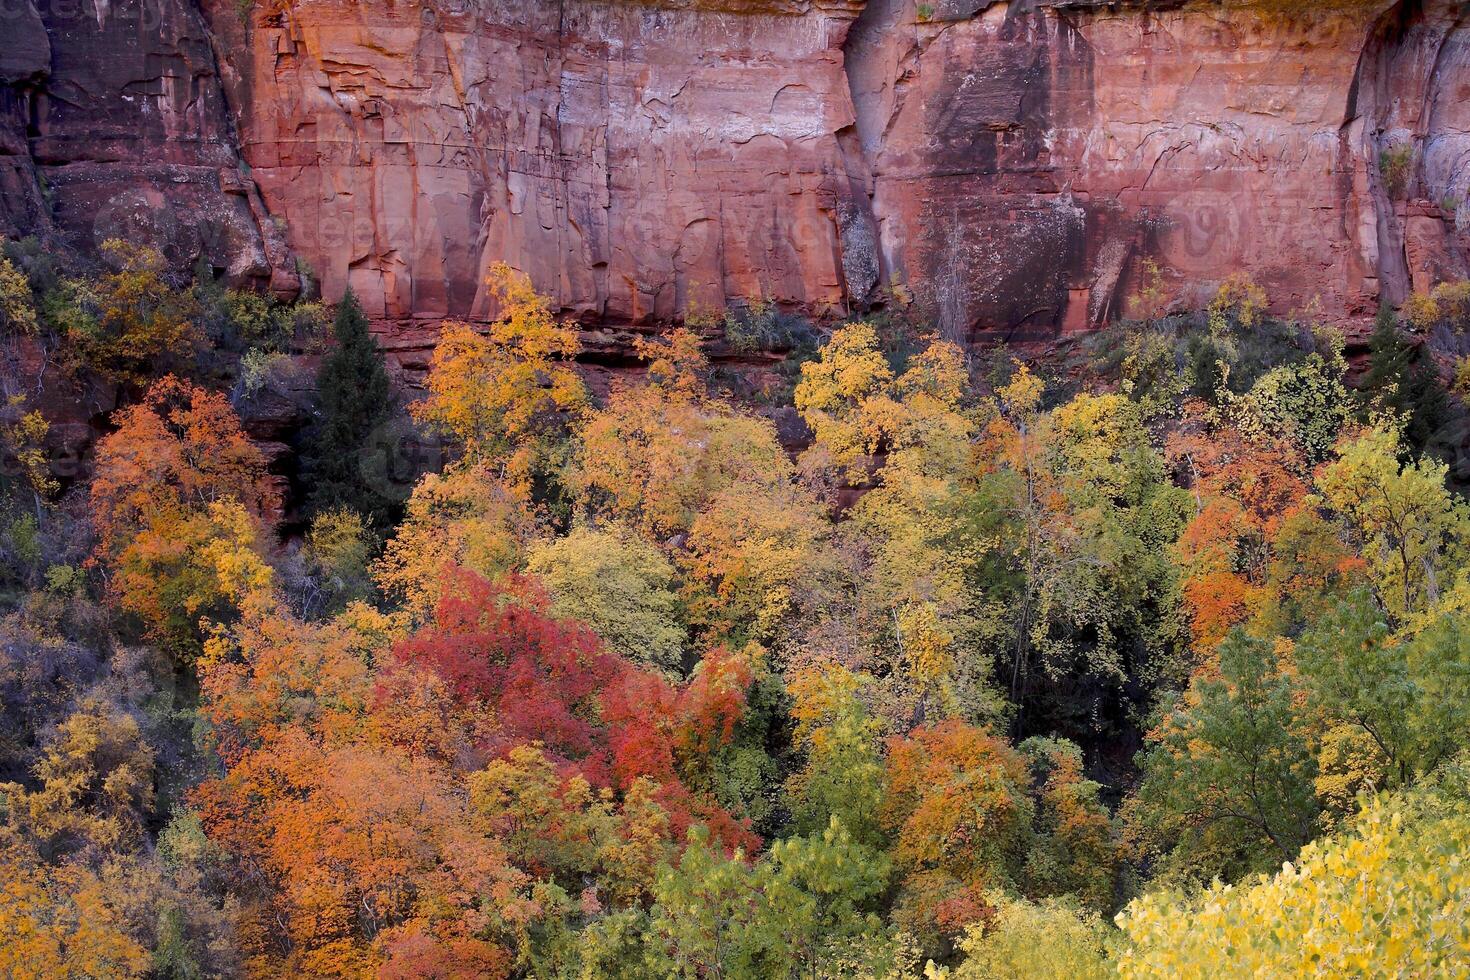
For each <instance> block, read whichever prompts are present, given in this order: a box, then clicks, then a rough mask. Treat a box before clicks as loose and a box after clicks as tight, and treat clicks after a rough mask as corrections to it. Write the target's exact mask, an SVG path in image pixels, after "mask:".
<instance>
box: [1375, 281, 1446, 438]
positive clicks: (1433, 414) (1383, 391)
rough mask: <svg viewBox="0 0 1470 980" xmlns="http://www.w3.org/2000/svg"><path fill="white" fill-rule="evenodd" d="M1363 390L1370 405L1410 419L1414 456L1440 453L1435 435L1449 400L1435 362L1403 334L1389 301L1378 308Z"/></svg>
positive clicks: (1406, 432)
mask: <svg viewBox="0 0 1470 980" xmlns="http://www.w3.org/2000/svg"><path fill="white" fill-rule="evenodd" d="M1362 392H1363V395H1364V396H1365V398H1366V399H1367V400H1368V402H1369V403H1370V404H1376V405H1378V406H1380V407H1382V408H1385V409H1387V410H1389V411H1391V412H1393V413H1394V414H1396V415H1400V416H1402V417H1404V418H1405V419H1406V420H1407V424H1406V426H1405V428H1404V444H1405V446H1406V448H1409V449H1410V450H1411V451H1412V453H1413V454H1414V455H1416V456H1418V455H1421V454H1423V453H1425V452H1430V453H1434V452H1435V450H1436V447H1435V446H1434V445H1433V443H1434V440H1435V437H1436V435H1437V433H1438V432H1439V431H1440V429H1441V428H1442V427H1443V426H1444V424H1445V422H1446V421H1447V420H1448V418H1449V398H1448V396H1447V395H1446V393H1445V388H1444V384H1443V383H1442V382H1441V381H1440V379H1439V374H1438V372H1436V371H1435V369H1434V364H1433V362H1432V361H1430V359H1429V357H1428V356H1427V355H1426V354H1425V353H1424V350H1423V348H1422V347H1419V346H1417V345H1415V344H1414V343H1412V342H1411V341H1410V340H1409V338H1408V337H1406V336H1404V333H1403V331H1402V330H1400V329H1399V325H1398V317H1397V316H1396V315H1395V314H1394V310H1393V307H1391V306H1389V305H1388V304H1387V303H1384V304H1382V305H1381V306H1379V308H1378V317H1377V318H1376V319H1375V320H1374V325H1373V336H1372V337H1371V338H1369V341H1368V370H1367V372H1365V373H1364V375H1363V383H1362Z"/></svg>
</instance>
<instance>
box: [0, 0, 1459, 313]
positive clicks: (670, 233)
mask: <svg viewBox="0 0 1470 980" xmlns="http://www.w3.org/2000/svg"><path fill="white" fill-rule="evenodd" d="M1268 2H1271V3H1273V4H1280V3H1281V2H1282V0H1268ZM1298 6H1302V7H1318V8H1326V7H1336V8H1342V9H1337V10H1335V11H1327V12H1322V11H1320V10H1319V12H1317V13H1314V14H1312V15H1311V16H1298V17H1288V16H1285V15H1282V14H1280V13H1278V12H1273V11H1270V10H1263V9H1261V8H1259V7H1255V6H1251V5H1246V4H1238V3H1221V2H1213V0H1212V2H1203V0H1196V2H1190V3H1185V4H1175V3H1169V4H1162V3H1154V2H1145V3H1133V4H1126V3H1125V4H1100V3H1093V2H1090V0H1056V2H1046V0H1039V2H1023V3H986V2H983V0H938V2H936V3H934V4H932V5H930V4H924V5H915V4H914V3H912V2H910V0H867V2H866V3H864V2H862V0H682V2H678V0H670V2H633V0H604V2H594V0H560V2H550V3H548V2H545V0H431V2H397V0H395V2H388V0H375V2H366V0H363V2H354V0H276V2H274V3H271V4H256V5H254V6H253V7H248V8H242V6H241V4H239V3H238V2H237V0H65V3H62V2H57V0H53V2H52V5H51V6H47V4H46V2H45V0H39V2H38V0H18V2H17V3H13V4H11V5H10V6H9V7H8V8H7V9H8V10H9V12H10V14H11V21H12V23H11V24H10V25H9V30H10V36H11V37H14V38H16V39H17V41H16V42H15V43H13V44H9V45H7V46H5V47H4V49H3V51H0V232H9V233H20V232H26V231H43V232H51V233H54V234H56V235H57V236H59V237H62V238H65V239H67V240H69V241H71V242H72V243H74V244H77V245H81V246H85V245H87V244H89V243H95V241H97V240H100V238H102V237H105V236H106V235H107V234H111V233H116V232H118V231H122V232H126V233H128V234H132V235H135V236H151V237H154V238H157V239H158V240H159V241H161V242H163V243H165V244H167V245H168V248H169V250H170V254H172V255H173V256H174V257H175V258H176V260H178V261H179V262H181V263H184V262H188V261H192V259H193V258H194V256H195V255H197V254H200V253H203V254H205V255H207V256H208V257H209V259H210V261H211V262H212V263H213V264H214V265H216V266H217V267H219V268H220V269H223V270H227V271H228V272H229V274H230V275H232V276H233V277H234V278H236V279H239V280H252V279H253V280H255V281H257V282H261V283H270V284H272V285H273V286H274V287H275V288H276V289H277V290H278V291H281V292H289V291H290V290H291V289H293V288H294V287H295V282H296V278H295V268H296V267H295V264H294V259H295V258H296V257H299V258H300V259H301V260H302V261H303V262H304V265H305V267H307V268H309V269H310V270H311V272H312V273H313V274H314V275H316V276H317V277H319V278H320V280H321V281H322V283H323V285H324V288H325V291H326V293H327V294H328V295H329V296H331V295H333V294H335V293H337V292H339V291H340V290H341V289H342V288H343V286H344V285H346V284H348V283H351V285H352V286H353V287H354V288H355V289H356V290H357V292H358V293H359V295H360V296H362V297H363V299H364V302H365V304H366V305H367V306H368V308H369V309H370V310H373V311H375V312H377V313H378V314H379V315H381V316H384V317H390V318H399V319H413V318H424V319H427V320H431V321H432V320H434V319H436V318H439V317H442V316H444V315H446V314H453V315H476V314H479V313H482V312H484V310H483V296H482V292H481V287H480V281H481V278H482V273H483V270H484V269H485V267H486V266H487V264H488V263H489V262H491V261H494V260H496V259H502V258H503V259H505V260H507V261H509V262H511V263H512V264H513V265H516V266H519V267H520V268H522V269H524V270H525V271H527V272H529V273H530V274H531V275H532V277H533V279H534V280H535V282H536V284H537V286H538V287H539V288H541V289H542V290H543V291H546V292H549V293H551V294H553V295H554V296H555V297H556V299H557V301H558V302H559V303H560V304H561V306H562V307H563V308H564V309H565V310H566V311H567V312H569V313H572V314H576V315H579V316H581V317H583V318H585V319H587V320H588V321H601V322H611V323H646V322H654V321H659V320H665V319H668V318H672V317H677V316H679V315H680V314H681V313H682V312H683V311H684V310H686V309H688V308H689V306H690V304H702V305H704V306H716V305H719V304H721V303H723V302H726V301H729V300H731V299H734V298H740V297H754V296H765V297H768V298H771V299H775V300H779V301H781V302H783V303H789V304H795V305H799V306H802V307H805V308H807V309H810V310H813V311H822V312H829V311H835V312H838V313H840V312H843V311H846V310H848V309H850V308H853V307H859V306H862V305H863V304H865V303H867V302H870V301H872V300H873V299H874V298H876V297H878V296H879V295H881V293H882V291H883V290H885V289H886V288H888V286H889V285H890V284H894V283H897V284H902V285H904V286H906V287H907V288H908V289H909V290H910V291H911V292H912V293H913V294H914V295H915V296H916V297H918V298H919V299H920V301H922V302H924V303H926V304H929V305H930V306H931V308H932V309H933V310H934V312H935V314H936V316H937V317H938V318H939V320H940V322H941V324H942V325H943V327H944V328H945V329H946V330H947V331H949V332H951V333H952V334H954V335H956V336H962V337H968V336H971V335H973V334H974V333H975V332H976V331H999V332H1003V333H1012V334H1015V333H1020V334H1027V335H1032V336H1045V335H1050V334H1054V333H1055V332H1056V331H1058V330H1063V329H1079V328H1085V327H1087V326H1090V325H1094V324H1096V323H1098V322H1101V321H1103V320H1106V319H1107V318H1109V317H1112V316H1116V315H1118V314H1119V313H1120V312H1121V311H1123V309H1124V308H1125V306H1126V303H1127V298H1128V296H1129V295H1130V293H1131V291H1132V289H1133V288H1134V286H1135V283H1136V278H1137V275H1138V273H1139V270H1140V267H1141V264H1142V260H1143V259H1145V258H1153V259H1156V260H1157V261H1158V263H1159V264H1160V266H1161V268H1162V269H1163V271H1164V273H1165V275H1166V278H1167V281H1168V282H1169V283H1170V285H1171V287H1172V289H1173V290H1174V292H1175V293H1176V294H1177V295H1178V296H1179V297H1180V298H1181V299H1182V300H1184V301H1186V302H1188V301H1190V300H1191V299H1192V298H1193V297H1194V296H1196V295H1198V294H1199V293H1201V292H1202V291H1204V290H1207V289H1209V288H1210V287H1211V286H1212V284H1213V283H1215V282H1218V281H1219V280H1220V279H1221V278H1223V277H1224V276H1226V275H1228V274H1230V273H1232V272H1236V271H1246V272H1249V273H1250V274H1251V275H1253V276H1254V277H1255V278H1256V279H1257V280H1258V281H1260V282H1261V283H1262V284H1264V285H1266V286H1267V287H1268V289H1269V291H1270V293H1271V295H1272V297H1273V299H1274V300H1275V301H1276V302H1277V303H1278V304H1279V305H1280V306H1281V307H1282V308H1283V309H1289V308H1292V307H1294V306H1301V305H1304V304H1306V303H1308V302H1310V301H1311V300H1313V299H1314V298H1317V299H1320V301H1321V303H1322V305H1323V307H1324V309H1325V310H1326V311H1327V312H1328V313H1330V314H1334V315H1338V316H1359V315H1364V314H1367V313H1369V312H1370V311H1371V310H1372V309H1373V307H1374V306H1375V305H1376V303H1377V302H1378V299H1379V298H1380V296H1383V297H1386V298H1388V299H1391V300H1398V299H1401V298H1402V296H1403V295H1404V294H1405V293H1406V292H1407V291H1408V290H1409V289H1411V288H1415V287H1417V288H1424V287H1426V286H1427V285H1429V284H1431V283H1432V282H1433V281H1435V280H1437V279H1440V278H1449V277H1460V276H1464V275H1465V274H1466V272H1467V269H1466V258H1467V255H1470V238H1467V236H1466V234H1465V232H1464V231H1463V230H1460V228H1457V216H1458V217H1459V218H1460V219H1461V220H1460V221H1459V225H1460V226H1462V227H1463V226H1464V225H1465V224H1466V221H1465V220H1464V219H1466V218H1470V206H1466V205H1462V203H1461V202H1462V201H1463V200H1465V199H1466V198H1470V97H1467V96H1470V13H1467V8H1466V5H1465V4H1462V3H1458V2H1450V0H1422V2H1421V0H1402V2H1397V3H1394V2H1390V0H1364V2H1363V3H1356V2H1353V0H1322V2H1317V3H1313V2H1311V0H1303V2H1301V3H1300V4H1298ZM242 11H243V12H242ZM1385 159H1386V160H1387V161H1388V165H1385V164H1384V161H1385ZM288 248H289V252H288Z"/></svg>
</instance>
